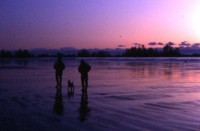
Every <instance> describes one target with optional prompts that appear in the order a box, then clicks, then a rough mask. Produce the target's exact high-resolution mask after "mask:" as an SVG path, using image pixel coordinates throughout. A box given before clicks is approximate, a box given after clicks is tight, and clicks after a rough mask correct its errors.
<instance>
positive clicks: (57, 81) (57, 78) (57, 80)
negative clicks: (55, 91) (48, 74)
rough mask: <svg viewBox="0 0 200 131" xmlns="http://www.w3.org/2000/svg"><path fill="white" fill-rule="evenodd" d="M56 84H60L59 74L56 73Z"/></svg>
mask: <svg viewBox="0 0 200 131" xmlns="http://www.w3.org/2000/svg"><path fill="white" fill-rule="evenodd" d="M56 86H59V76H58V75H56Z"/></svg>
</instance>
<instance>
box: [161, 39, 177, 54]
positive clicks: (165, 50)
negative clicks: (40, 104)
mask: <svg viewBox="0 0 200 131" xmlns="http://www.w3.org/2000/svg"><path fill="white" fill-rule="evenodd" d="M171 44H172V43H171ZM162 55H163V56H168V57H169V56H181V53H180V51H179V48H173V47H172V46H171V45H170V42H169V43H168V44H166V45H165V46H164V47H163V52H162Z"/></svg>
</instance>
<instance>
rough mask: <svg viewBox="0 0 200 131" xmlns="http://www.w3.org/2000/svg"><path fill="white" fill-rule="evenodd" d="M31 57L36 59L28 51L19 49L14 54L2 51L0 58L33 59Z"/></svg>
mask: <svg viewBox="0 0 200 131" xmlns="http://www.w3.org/2000/svg"><path fill="white" fill-rule="evenodd" d="M31 57H35V55H33V54H31V53H29V51H28V50H22V49H19V50H17V51H15V52H14V53H11V52H10V51H7V50H1V51H0V58H31Z"/></svg>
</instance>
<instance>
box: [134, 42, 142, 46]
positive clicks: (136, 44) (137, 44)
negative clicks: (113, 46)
mask: <svg viewBox="0 0 200 131" xmlns="http://www.w3.org/2000/svg"><path fill="white" fill-rule="evenodd" d="M140 45H141V44H139V43H133V46H140Z"/></svg>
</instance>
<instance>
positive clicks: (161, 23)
mask: <svg viewBox="0 0 200 131" xmlns="http://www.w3.org/2000/svg"><path fill="white" fill-rule="evenodd" d="M199 5H200V1H199V0H158V1H157V0H123V1H122V0H76V1H74V0H67V1H66V0H59V1H54V0H35V1H31V0H15V1H13V0H6V1H4V0H3V1H0V18H1V19H0V27H1V30H0V49H18V48H27V49H30V48H61V47H75V48H116V47H118V45H125V46H126V47H127V48H129V47H131V46H132V43H135V42H138V43H141V44H144V45H146V46H147V43H149V42H163V43H167V42H169V41H172V42H174V43H176V44H179V43H180V42H182V41H189V42H190V43H199V42H200V24H199V23H200V8H199Z"/></svg>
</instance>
